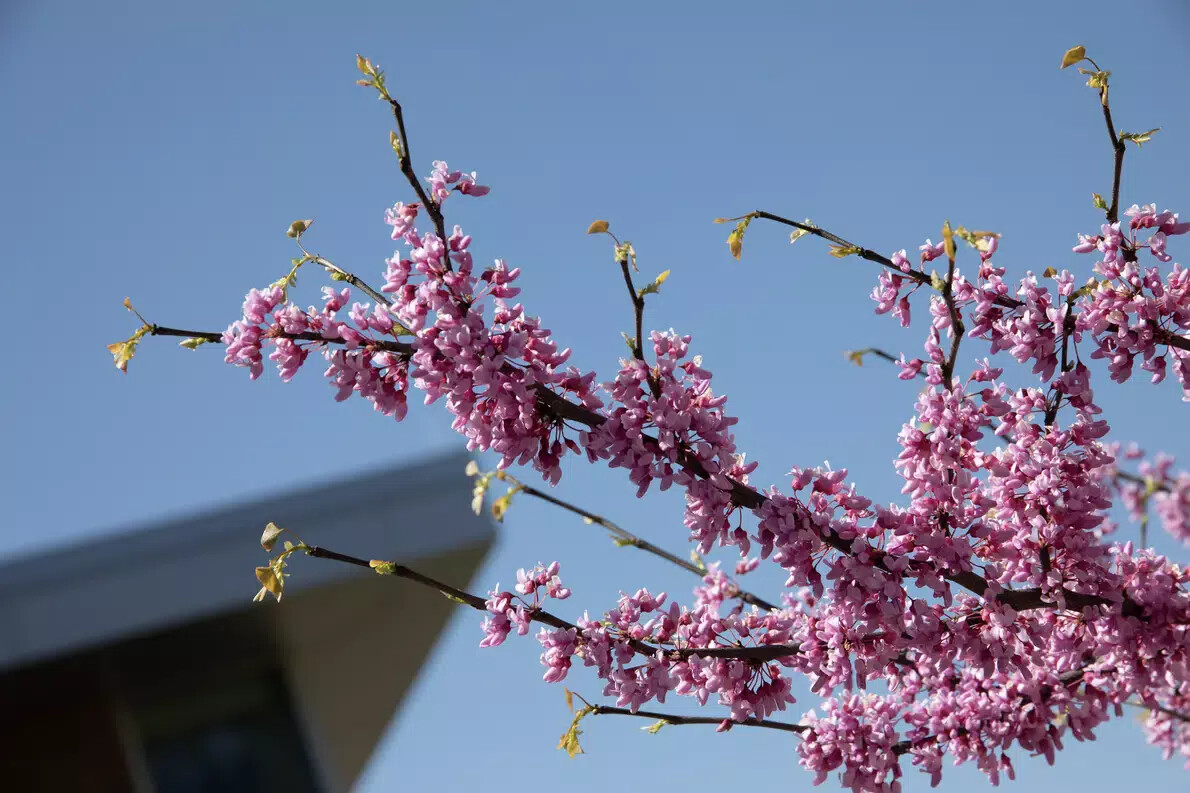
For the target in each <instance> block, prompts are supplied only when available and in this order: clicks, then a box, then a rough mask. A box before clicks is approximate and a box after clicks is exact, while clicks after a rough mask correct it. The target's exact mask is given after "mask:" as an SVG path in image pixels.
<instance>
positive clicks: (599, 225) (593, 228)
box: [587, 220, 609, 234]
mask: <svg viewBox="0 0 1190 793" xmlns="http://www.w3.org/2000/svg"><path fill="white" fill-rule="evenodd" d="M608 228H609V226H608V223H607V221H606V220H596V221H595V222H594V223H592V224H591V225H590V226H587V233H588V234H602V233H603V232H605V231H607V230H608Z"/></svg>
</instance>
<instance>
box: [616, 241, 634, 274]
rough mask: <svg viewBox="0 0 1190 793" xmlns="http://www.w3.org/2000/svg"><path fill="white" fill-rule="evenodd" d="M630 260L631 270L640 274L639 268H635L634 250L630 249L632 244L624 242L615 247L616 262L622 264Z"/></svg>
mask: <svg viewBox="0 0 1190 793" xmlns="http://www.w3.org/2000/svg"><path fill="white" fill-rule="evenodd" d="M629 260H631V261H632V269H633V270H636V271H637V272H640V268H639V267H637V266H636V248H633V247H632V243H631V242H629V241H628V240H624V241H623V242H622V243H620V244H619V245H617V246H616V261H617V262H620V263H624V262H627V261H629Z"/></svg>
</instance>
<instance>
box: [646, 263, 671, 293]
mask: <svg viewBox="0 0 1190 793" xmlns="http://www.w3.org/2000/svg"><path fill="white" fill-rule="evenodd" d="M667 278H669V270H666V271H665V272H663V273H662V274H661V275H659V276H657V277H656V278H654V279H653V281H652V283H650V284H649V285H648V286H646V287H645V288H644V289H642V290H640V292H639V294H640V296H641V297H644V296H645V295H655V294H657V292H659V291H660V290H661V285H662V284H663V283H665V279H667Z"/></svg>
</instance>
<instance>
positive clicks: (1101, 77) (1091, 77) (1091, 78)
mask: <svg viewBox="0 0 1190 793" xmlns="http://www.w3.org/2000/svg"><path fill="white" fill-rule="evenodd" d="M1079 72H1080V73H1081V74H1085V75H1087V85H1088V86H1090V87H1091V88H1098V89H1099V90H1100V91H1104V90H1106V89H1107V79H1108V78H1109V77H1111V72H1110V71H1108V70H1104V71H1096V70H1095V69H1079Z"/></svg>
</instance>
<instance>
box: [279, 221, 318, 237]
mask: <svg viewBox="0 0 1190 793" xmlns="http://www.w3.org/2000/svg"><path fill="white" fill-rule="evenodd" d="M313 223H314V221H313V219H310V220H295V221H293V222H292V223H290V224H289V231H287V232H285V236H286V237H292V238H294V239H297V238H299V237H301V236H302V235H303V234H305V233H306V229H308V228H310V226H311V224H313Z"/></svg>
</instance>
